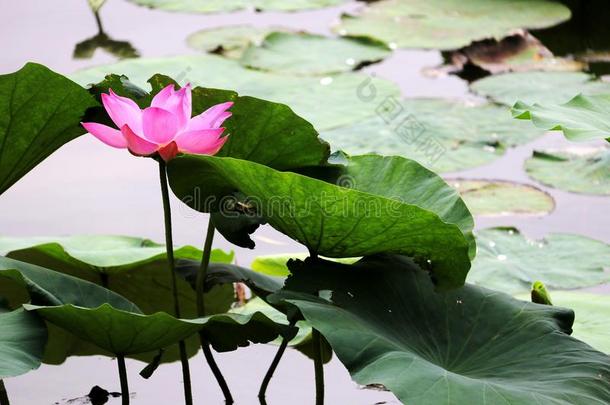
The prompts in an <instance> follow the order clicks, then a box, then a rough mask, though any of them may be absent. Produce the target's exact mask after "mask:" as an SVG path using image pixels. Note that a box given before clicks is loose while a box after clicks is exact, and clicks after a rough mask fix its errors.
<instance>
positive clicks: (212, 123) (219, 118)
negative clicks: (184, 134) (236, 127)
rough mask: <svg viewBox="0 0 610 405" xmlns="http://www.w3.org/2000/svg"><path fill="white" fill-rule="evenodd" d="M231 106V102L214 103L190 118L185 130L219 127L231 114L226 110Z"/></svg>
mask: <svg viewBox="0 0 610 405" xmlns="http://www.w3.org/2000/svg"><path fill="white" fill-rule="evenodd" d="M232 106H233V102H231V101H229V102H226V103H221V104H216V105H214V106H212V107H210V108H208V109H207V110H205V111H204V112H202V113H201V114H199V115H198V116H196V117H193V118H191V120H190V121H189V123H188V125H187V127H186V131H198V130H202V129H209V128H219V127H220V126H221V125H222V123H223V122H224V120H226V119H227V118H229V117H230V116H231V113H230V112H228V111H227V110H228V109H229V108H231V107H232Z"/></svg>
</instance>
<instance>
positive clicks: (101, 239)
mask: <svg viewBox="0 0 610 405" xmlns="http://www.w3.org/2000/svg"><path fill="white" fill-rule="evenodd" d="M0 252H2V253H5V254H7V256H8V257H11V258H13V259H17V260H21V261H24V262H27V263H32V264H36V265H38V266H42V267H46V268H49V269H52V270H55V271H59V272H61V273H64V274H69V275H71V276H75V277H78V278H80V279H83V280H87V281H90V282H92V283H96V284H99V285H105V286H107V288H109V289H111V290H112V291H114V292H116V293H118V294H120V295H121V296H123V297H125V298H127V299H128V300H130V301H131V302H133V303H135V304H136V305H137V306H138V307H139V308H140V309H141V310H142V311H143V312H144V313H145V314H152V313H155V312H160V311H164V312H168V313H170V314H171V313H173V311H174V302H173V298H172V282H171V272H170V270H169V267H168V264H167V256H166V254H165V246H164V245H160V244H157V243H154V242H152V241H150V240H147V239H141V238H134V237H127V236H69V237H49V238H40V237H34V238H11V237H0ZM174 255H175V257H176V258H177V259H183V260H186V259H190V260H201V256H202V252H201V251H200V250H198V249H196V248H194V247H191V246H185V247H182V248H179V249H176V250H175V252H174ZM211 261H212V262H221V263H230V262H231V261H233V254H229V253H225V252H223V251H222V250H218V249H215V250H213V251H212V256H211ZM176 282H177V287H178V296H179V300H180V308H181V311H182V313H181V315H182V316H183V317H185V318H195V317H196V316H197V304H196V298H195V293H194V291H193V290H192V288H191V287H190V286H189V285H188V283H187V282H186V281H185V280H183V279H180V278H179V279H177V280H176ZM233 301H234V293H233V288H232V287H231V286H230V285H227V286H219V287H217V288H214V289H213V290H212V291H211V292H210V293H209V294H206V297H205V302H206V308H207V309H208V313H209V314H216V313H224V312H226V311H227V310H228V309H229V308H230V307H231V304H232V303H233ZM195 346H196V344H195Z"/></svg>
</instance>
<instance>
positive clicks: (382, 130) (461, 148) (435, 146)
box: [321, 98, 544, 172]
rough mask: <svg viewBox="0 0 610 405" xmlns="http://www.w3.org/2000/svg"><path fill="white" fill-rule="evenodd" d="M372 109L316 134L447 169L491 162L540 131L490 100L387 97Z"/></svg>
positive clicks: (357, 150)
mask: <svg viewBox="0 0 610 405" xmlns="http://www.w3.org/2000/svg"><path fill="white" fill-rule="evenodd" d="M375 111H376V113H377V115H376V116H374V117H371V118H368V119H366V120H364V121H361V122H358V123H353V124H350V125H346V126H343V127H340V128H336V129H333V130H329V131H323V132H322V134H321V136H322V138H324V139H325V140H326V141H328V142H329V143H330V144H331V147H332V148H333V149H334V150H343V151H345V152H347V153H350V154H363V153H371V152H372V153H379V154H381V155H398V156H403V157H407V158H410V159H414V160H416V161H418V162H419V163H421V164H423V165H424V166H426V167H429V168H430V169H432V170H434V171H437V172H452V171H459V170H463V169H467V168H471V167H476V166H481V165H484V164H487V163H490V162H492V161H494V160H495V159H497V158H498V157H500V156H501V155H502V154H503V153H504V150H505V148H506V147H509V146H514V145H519V144H524V143H527V142H529V141H531V140H533V139H535V138H536V137H539V136H541V135H543V134H544V132H543V131H541V130H537V129H535V128H531V126H530V127H529V128H528V126H527V125H515V120H512V119H511V118H510V113H509V112H508V111H507V110H506V108H504V107H500V106H496V105H492V104H483V105H471V104H466V103H464V102H461V101H454V100H444V99H405V100H403V101H402V102H401V101H399V100H398V99H394V98H390V99H386V100H385V101H384V102H383V103H382V104H379V105H378V106H376V109H375Z"/></svg>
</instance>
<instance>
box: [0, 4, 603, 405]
mask: <svg viewBox="0 0 610 405" xmlns="http://www.w3.org/2000/svg"><path fill="white" fill-rule="evenodd" d="M359 6H360V4H359V3H355V2H354V3H347V4H345V5H344V6H341V7H334V8H329V9H324V10H316V11H307V12H300V13H272V12H265V13H254V12H237V13H232V14H217V15H189V14H180V13H167V12H163V11H156V10H149V9H146V8H143V7H138V6H135V5H133V4H131V3H128V2H127V1H124V0H108V2H107V4H106V5H105V6H104V7H103V8H102V11H101V17H102V22H103V26H104V29H105V31H106V32H107V33H108V35H110V36H111V37H113V38H114V39H118V40H127V41H129V42H131V44H132V45H133V46H134V47H135V48H136V49H137V50H138V52H139V53H140V55H142V56H146V57H152V56H170V55H181V54H193V53H196V51H193V50H192V49H190V48H189V47H188V46H187V45H186V42H185V38H186V37H187V36H188V35H189V34H191V33H193V32H195V31H197V30H200V29H203V28H211V27H215V26H223V25H228V24H242V23H243V24H245V23H248V24H253V25H256V26H277V25H282V26H287V27H292V28H296V29H303V30H307V31H309V32H315V33H322V34H329V33H330V31H329V27H330V25H331V24H333V23H334V22H335V21H336V20H337V19H338V18H339V16H340V15H341V13H343V12H347V11H351V10H355V9H356V8H357V7H359ZM2 16H3V18H2V20H3V24H2V25H0V49H2V50H3V56H2V58H1V59H0V72H3V73H4V72H10V71H14V70H16V69H18V68H20V67H21V66H22V65H23V64H24V63H25V62H26V61H30V60H31V61H37V62H40V63H43V64H45V65H47V66H49V67H50V68H51V69H53V70H56V71H58V72H61V73H64V74H69V73H71V72H74V71H75V70H77V69H80V68H84V67H89V66H93V65H97V64H104V63H110V62H113V61H114V60H115V59H114V57H112V56H110V55H108V54H105V53H104V52H103V51H99V50H98V51H97V52H96V53H95V55H94V57H93V58H92V59H87V60H75V59H73V58H72V54H73V51H74V46H75V44H76V43H78V42H81V41H83V40H84V39H86V38H89V37H91V36H93V35H95V33H96V31H97V29H96V22H95V19H94V17H93V15H92V13H91V11H90V9H89V7H88V5H87V2H86V1H85V0H62V1H39V0H38V1H36V0H21V1H19V2H10V4H4V5H3V9H2ZM441 62H442V56H441V54H440V52H437V51H418V50H399V51H397V52H395V54H394V55H393V56H391V57H390V58H388V59H387V60H385V61H384V62H382V63H380V64H377V65H372V66H369V67H367V68H365V71H366V72H368V73H371V74H373V73H374V74H376V75H377V76H379V77H384V78H388V79H391V80H393V81H395V82H397V83H398V84H399V86H400V88H401V90H402V93H403V95H404V96H406V97H421V96H428V97H457V98H473V97H474V96H472V95H469V94H468V86H467V83H466V82H465V81H463V80H462V79H460V78H458V77H456V76H443V77H438V78H431V77H427V76H424V75H423V74H422V73H421V71H422V69H424V68H427V67H434V66H436V65H438V64H440V63H441ZM371 108H374V106H372V107H371ZM568 144H569V142H567V141H566V140H564V138H563V136H562V135H561V134H557V133H554V134H547V135H546V136H544V137H542V138H539V139H538V140H536V141H534V142H531V143H529V144H526V145H523V146H520V147H517V148H513V149H511V150H509V151H508V152H507V153H506V154H505V156H503V157H502V158H500V159H498V160H496V161H495V162H493V163H492V164H489V165H486V166H482V167H478V168H476V169H471V170H467V171H463V172H459V173H451V174H448V175H447V177H464V178H487V179H504V180H514V181H519V182H523V183H528V184H536V185H537V186H538V187H540V188H541V189H543V190H545V191H546V192H548V193H550V194H551V195H552V196H553V198H554V199H555V202H556V208H555V210H554V211H553V212H552V213H551V214H550V215H547V216H540V217H536V216H519V217H510V216H505V217H495V218H477V227H478V228H485V227H489V226H497V225H511V226H517V227H518V228H520V229H521V230H522V231H523V232H524V233H525V234H526V235H528V236H531V237H536V238H539V237H543V236H545V235H546V234H547V233H550V232H569V233H575V234H580V235H585V236H589V237H592V238H596V239H599V240H603V241H605V242H610V215H607V212H608V208H609V207H610V198H607V197H592V196H586V195H578V194H572V193H567V192H562V191H559V190H556V189H551V188H548V187H544V186H541V185H540V184H537V183H535V182H533V181H532V180H531V179H530V178H529V177H527V175H526V174H525V172H524V171H523V168H522V167H523V161H524V159H526V158H527V157H529V156H531V154H532V150H533V149H535V148H541V147H562V146H566V145H568ZM157 181H158V178H157V169H156V167H155V163H154V162H153V161H151V160H150V159H134V158H133V157H132V156H130V155H129V154H127V153H125V152H124V151H120V150H113V149H111V148H106V147H104V146H102V145H101V144H100V143H99V141H97V140H96V139H94V138H93V137H91V136H84V137H81V138H79V139H77V140H75V141H73V142H71V143H70V144H68V145H65V146H64V147H63V148H61V150H59V151H58V152H57V153H55V154H53V155H52V156H51V157H50V158H48V159H47V160H46V161H45V162H43V163H42V164H41V165H39V166H38V167H37V168H35V169H34V170H33V171H32V172H31V173H30V174H28V175H27V176H26V177H25V178H23V179H22V180H21V181H19V183H17V184H16V185H15V186H14V187H13V188H11V190H9V191H8V192H7V193H6V194H4V195H3V197H2V199H0V229H1V232H2V234H5V235H11V236H29V235H72V234H87V233H88V234H123V235H133V236H140V237H147V238H150V239H153V240H157V241H161V240H163V229H162V222H161V220H160V218H161V215H162V207H161V198H160V195H159V188H158V184H157ZM173 212H174V232H175V235H174V239H175V242H176V243H177V244H181V245H182V244H192V245H195V246H201V245H202V243H203V237H204V230H205V226H206V223H207V222H206V221H207V219H206V217H205V216H203V215H200V214H198V213H195V212H194V211H191V210H190V209H188V208H185V207H184V206H182V205H180V204H179V202H178V201H177V200H176V199H174V200H173ZM254 238H255V241H256V243H257V249H256V251H251V250H247V249H240V248H234V247H232V246H231V245H230V244H229V243H228V242H226V241H224V240H223V239H222V237H220V236H218V237H217V238H216V245H215V246H216V247H219V248H225V249H234V250H235V251H236V257H237V262H238V264H241V265H248V264H249V263H250V262H251V260H252V259H253V258H254V257H255V256H258V255H261V254H272V253H284V252H286V253H289V252H298V251H303V250H304V249H303V247H302V246H300V245H298V244H297V243H296V242H293V241H291V240H290V239H288V238H286V237H284V236H282V235H281V234H279V233H277V232H275V231H274V230H273V229H271V228H269V227H263V228H262V229H261V230H259V231H258V232H257V233H256V235H255V236H254ZM597 290H599V291H604V290H606V291H610V290H609V289H608V288H607V286H603V287H600V288H597ZM275 350H276V349H275V347H273V346H265V345H256V346H251V347H248V348H245V349H241V350H238V351H236V352H232V353H227V354H222V355H217V359H218V362H219V364H220V367H221V368H222V370H223V371H224V373H225V376H226V377H227V378H228V381H229V384H230V386H231V388H232V390H233V393H234V396H235V397H236V403H237V404H253V403H256V402H257V401H256V400H255V398H256V392H257V390H258V386H259V384H260V380H261V378H262V376H263V375H264V372H265V371H266V368H267V367H268V364H269V362H270V361H271V358H272V356H273V354H274V353H275ZM142 367H143V364H142V363H138V362H135V361H131V362H128V370H129V373H130V376H131V379H130V388H131V391H132V392H133V393H134V394H133V395H134V397H133V401H132V402H133V403H135V404H174V403H181V400H182V391H181V386H180V384H179V382H180V378H181V373H180V366H179V365H178V364H177V363H176V364H171V365H165V366H163V367H161V368H160V369H159V370H158V371H157V373H155V375H154V376H153V377H152V378H151V379H150V380H149V381H146V380H143V379H142V378H139V376H138V375H137V372H139V371H140V369H141V368H142ZM191 367H192V374H193V376H194V378H193V383H194V386H193V388H194V396H195V403H208V404H220V403H222V398H221V394H220V391H219V390H218V388H217V386H216V384H215V382H214V380H213V377H212V375H211V373H210V372H209V370H208V367H207V366H206V365H205V362H204V359H203V356H201V355H200V356H198V357H197V358H195V359H192V360H191ZM325 371H326V384H327V403H328V404H350V405H359V404H362V405H365V404H367V405H368V404H375V403H398V401H397V400H396V399H395V397H394V396H393V395H392V394H391V393H387V392H380V391H373V390H363V389H361V388H359V387H358V386H357V385H356V384H355V383H353V382H352V381H351V379H350V377H349V374H348V373H347V371H346V370H345V369H344V368H343V366H342V365H341V363H339V362H338V361H337V360H336V359H334V360H333V361H331V363H330V364H329V365H327V367H326V370H325ZM313 384H314V380H313V364H312V362H310V361H309V360H308V359H306V358H305V357H304V356H303V355H301V354H300V353H298V352H296V351H292V350H288V352H287V354H286V356H285V357H284V359H283V360H282V362H281V363H280V366H279V369H278V371H277V372H276V376H275V378H274V380H273V381H272V383H271V386H270V389H269V394H268V403H269V404H270V405H273V404H286V403H291V404H292V405H301V404H303V405H305V404H311V403H313V395H314V386H313ZM94 385H99V386H101V387H103V388H105V389H107V390H109V391H118V390H119V382H118V379H117V377H116V373H115V363H114V362H113V361H112V360H111V359H108V358H102V357H90V358H72V359H70V360H68V361H67V363H66V364H65V365H63V366H61V367H57V366H45V365H43V366H42V367H41V368H40V369H39V370H37V371H34V372H31V373H29V374H27V375H24V376H21V377H17V378H12V379H8V380H7V381H6V386H7V390H8V392H9V394H10V396H11V399H12V403H13V404H15V405H40V404H56V403H58V404H64V403H73V404H78V403H86V402H83V401H81V400H75V401H70V400H71V399H74V398H78V397H82V396H83V395H85V394H87V393H88V392H89V390H90V389H91V388H92V387H93V386H94ZM108 403H109V404H113V403H120V399H118V398H116V399H112V398H111V399H110V400H109V402H108Z"/></svg>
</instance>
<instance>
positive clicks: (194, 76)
mask: <svg viewBox="0 0 610 405" xmlns="http://www.w3.org/2000/svg"><path fill="white" fill-rule="evenodd" d="M113 72H119V73H121V74H124V75H126V76H127V77H129V78H130V80H131V81H133V82H134V83H135V84H136V85H138V86H140V87H145V86H146V81H147V80H148V78H149V77H151V76H153V75H154V74H156V73H162V74H164V75H167V76H170V77H173V78H175V79H176V80H177V81H178V82H179V83H180V84H185V83H187V82H190V83H191V84H193V85H194V86H197V85H202V86H205V87H213V88H220V89H222V88H225V89H234V90H236V91H237V92H239V93H240V94H247V95H249V96H254V97H259V98H263V99H266V100H271V101H274V102H279V103H284V104H287V105H289V106H290V107H291V108H292V109H293V110H294V111H295V112H296V113H297V114H298V115H299V116H302V117H303V118H305V119H306V120H307V121H309V122H311V123H312V124H313V125H314V127H315V128H316V129H318V130H323V129H330V128H334V127H338V126H341V125H346V124H348V123H352V122H356V121H359V120H361V119H363V118H366V117H369V116H371V115H373V114H375V110H374V106H372V105H371V103H370V102H368V100H369V97H372V96H374V97H375V98H376V99H377V100H379V102H381V100H383V99H385V98H386V97H389V96H398V95H399V94H400V90H399V88H398V86H397V85H396V84H394V83H391V82H389V81H387V80H383V79H375V78H373V79H371V78H369V77H368V76H366V75H363V74H359V73H344V74H340V75H335V76H329V77H323V78H319V77H298V76H290V75H281V74H273V73H266V72H259V71H256V70H252V69H247V68H244V67H243V66H241V65H240V64H239V62H237V61H233V60H228V59H226V58H223V57H221V56H217V55H190V56H177V57H168V58H155V59H153V58H151V59H132V60H125V61H121V62H118V63H115V64H112V65H106V66H99V67H94V68H90V69H86V70H81V71H79V72H77V73H75V74H74V75H72V77H73V78H74V80H76V81H77V82H78V83H81V84H83V85H85V84H89V83H97V82H99V81H100V80H102V79H103V78H104V76H105V75H107V74H109V73H113ZM371 86H374V89H375V90H374V91H375V93H374V94H369V93H368V92H370V91H372V90H371V88H372V87H371ZM361 93H362V94H361ZM359 95H360V97H359ZM363 97H364V98H363ZM227 122H229V121H227Z"/></svg>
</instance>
